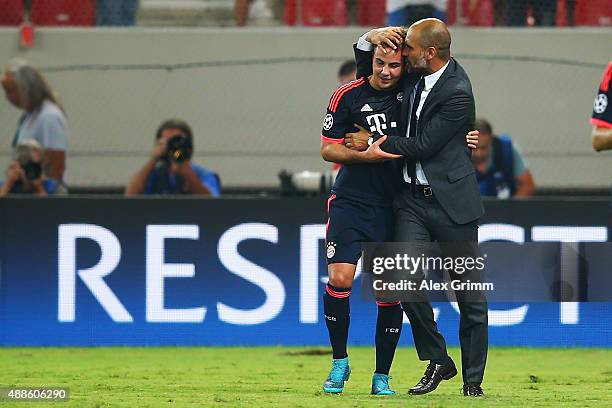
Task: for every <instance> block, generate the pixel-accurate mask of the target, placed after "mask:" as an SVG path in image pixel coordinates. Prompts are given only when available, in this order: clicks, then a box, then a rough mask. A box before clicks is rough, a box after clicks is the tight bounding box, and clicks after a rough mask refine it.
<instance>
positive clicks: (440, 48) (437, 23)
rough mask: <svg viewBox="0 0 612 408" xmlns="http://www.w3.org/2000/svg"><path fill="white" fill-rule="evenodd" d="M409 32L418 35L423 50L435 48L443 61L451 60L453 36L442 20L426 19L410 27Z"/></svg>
mask: <svg viewBox="0 0 612 408" xmlns="http://www.w3.org/2000/svg"><path fill="white" fill-rule="evenodd" d="M409 31H411V32H413V33H414V34H416V35H417V37H418V41H419V43H420V45H421V47H423V48H429V47H433V48H435V49H436V52H437V55H438V57H440V59H441V60H443V61H448V60H449V59H450V46H451V36H450V33H449V32H448V27H447V26H446V24H444V22H443V21H442V20H438V19H437V18H426V19H423V20H419V21H417V22H416V23H414V24H413V25H411V26H410V28H409Z"/></svg>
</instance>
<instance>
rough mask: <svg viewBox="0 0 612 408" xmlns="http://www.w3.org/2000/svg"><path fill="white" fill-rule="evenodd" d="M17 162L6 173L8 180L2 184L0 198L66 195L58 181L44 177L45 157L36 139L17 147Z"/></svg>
mask: <svg viewBox="0 0 612 408" xmlns="http://www.w3.org/2000/svg"><path fill="white" fill-rule="evenodd" d="M15 155H16V157H15V160H14V161H13V162H12V163H11V164H10V165H9V167H8V169H7V171H6V180H5V181H4V183H0V185H1V187H0V197H4V196H6V195H7V194H34V195H37V196H46V195H48V194H66V189H65V188H64V186H63V185H62V184H61V183H60V182H59V181H57V180H54V179H48V178H46V177H44V175H43V166H44V164H45V157H44V153H43V150H42V147H41V146H40V144H39V143H38V142H37V141H36V140H34V139H24V140H22V141H20V142H19V143H18V144H17V146H15Z"/></svg>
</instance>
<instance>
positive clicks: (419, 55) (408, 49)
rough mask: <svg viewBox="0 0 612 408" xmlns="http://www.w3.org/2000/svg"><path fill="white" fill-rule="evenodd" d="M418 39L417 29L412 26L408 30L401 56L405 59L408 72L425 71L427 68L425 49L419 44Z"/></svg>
mask: <svg viewBox="0 0 612 408" xmlns="http://www.w3.org/2000/svg"><path fill="white" fill-rule="evenodd" d="M420 40H421V39H420V35H419V32H418V31H417V30H414V29H412V28H411V29H409V30H408V33H407V34H406V40H405V41H404V47H403V49H402V56H403V57H404V58H405V59H406V70H407V71H409V72H425V71H426V70H427V67H428V63H427V59H426V58H425V51H426V50H425V48H423V47H422V46H421V41H420Z"/></svg>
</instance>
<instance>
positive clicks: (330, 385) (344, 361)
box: [323, 357, 351, 394]
mask: <svg viewBox="0 0 612 408" xmlns="http://www.w3.org/2000/svg"><path fill="white" fill-rule="evenodd" d="M350 376H351V367H349V361H348V357H346V358H339V359H334V360H332V369H331V371H330V372H329V376H328V377H327V380H325V382H324V383H323V391H325V392H328V393H330V394H340V393H341V392H342V391H344V382H345V381H348V379H349V377H350Z"/></svg>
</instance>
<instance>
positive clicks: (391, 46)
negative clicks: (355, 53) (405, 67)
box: [366, 27, 406, 53]
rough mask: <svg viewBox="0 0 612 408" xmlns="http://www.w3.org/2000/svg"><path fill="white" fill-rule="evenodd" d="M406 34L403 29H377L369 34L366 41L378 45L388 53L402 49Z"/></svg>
mask: <svg viewBox="0 0 612 408" xmlns="http://www.w3.org/2000/svg"><path fill="white" fill-rule="evenodd" d="M405 37H406V33H405V31H404V29H403V28H401V27H383V28H375V29H373V30H371V31H370V32H368V34H367V36H366V39H367V40H368V42H369V43H372V44H374V45H378V46H380V47H381V48H382V50H383V52H385V53H387V52H389V51H392V50H396V49H398V48H400V49H401V48H402V44H403V43H404V39H405Z"/></svg>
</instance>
